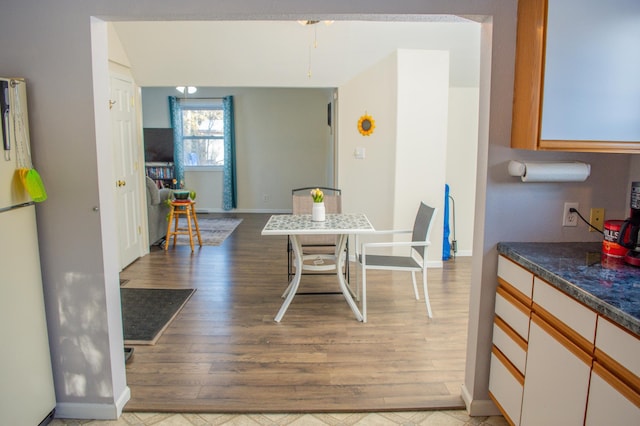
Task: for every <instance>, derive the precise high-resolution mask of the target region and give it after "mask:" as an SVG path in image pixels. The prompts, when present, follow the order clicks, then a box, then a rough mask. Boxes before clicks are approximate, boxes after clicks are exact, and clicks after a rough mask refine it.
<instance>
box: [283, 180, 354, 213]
mask: <svg viewBox="0 0 640 426" xmlns="http://www.w3.org/2000/svg"><path fill="white" fill-rule="evenodd" d="M316 188H319V189H320V190H322V192H323V193H324V209H325V212H326V213H342V198H341V196H342V195H341V194H342V191H341V190H339V189H336V188H327V187H322V186H320V187H318V186H313V187H311V186H310V187H305V188H296V189H293V190H292V191H291V196H292V198H293V214H311V210H312V208H313V199H312V198H311V190H312V189H316Z"/></svg>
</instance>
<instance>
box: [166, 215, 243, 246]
mask: <svg viewBox="0 0 640 426" xmlns="http://www.w3.org/2000/svg"><path fill="white" fill-rule="evenodd" d="M240 222H242V219H236V218H231V217H221V218H208V217H200V216H198V227H199V228H200V236H201V237H202V245H203V246H219V245H221V244H222V243H223V242H224V240H226V239H227V237H229V235H231V233H232V232H233V231H234V230H235V229H236V228H237V227H238V225H240ZM180 226H181V227H182V226H183V223H180ZM167 242H168V243H169V244H173V238H172V239H171V241H167ZM193 242H194V244H195V245H198V239H197V237H195V236H194V241H193ZM176 245H179V246H180V245H182V246H188V245H189V236H188V235H179V236H178V240H177V242H176Z"/></svg>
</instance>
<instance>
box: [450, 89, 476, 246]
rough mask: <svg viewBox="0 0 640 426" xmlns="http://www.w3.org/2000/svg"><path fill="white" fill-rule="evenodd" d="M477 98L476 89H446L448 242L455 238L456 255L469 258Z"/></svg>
mask: <svg viewBox="0 0 640 426" xmlns="http://www.w3.org/2000/svg"><path fill="white" fill-rule="evenodd" d="M478 96H479V93H478V88H477V87H450V88H449V126H448V132H447V135H448V136H447V166H446V181H447V183H448V184H449V195H450V196H451V197H452V198H453V200H454V202H453V203H450V205H449V207H450V211H449V216H450V217H449V222H450V226H451V234H450V236H449V240H450V241H452V240H453V239H454V237H455V239H456V241H457V250H458V252H457V256H471V254H472V248H473V221H474V215H475V202H476V168H477V167H476V164H477V161H478V155H477V154H478ZM454 206H455V212H454ZM454 213H455V222H454V217H453V216H454ZM454 225H455V235H454Z"/></svg>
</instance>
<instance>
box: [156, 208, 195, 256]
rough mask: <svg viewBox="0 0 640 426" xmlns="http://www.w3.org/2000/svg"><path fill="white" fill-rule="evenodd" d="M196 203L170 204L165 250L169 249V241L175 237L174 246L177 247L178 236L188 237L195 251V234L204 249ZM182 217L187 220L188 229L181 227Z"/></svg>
mask: <svg viewBox="0 0 640 426" xmlns="http://www.w3.org/2000/svg"><path fill="white" fill-rule="evenodd" d="M195 205H196V203H195V202H194V201H191V200H184V201H183V200H173V201H171V202H170V203H169V206H170V209H169V220H168V224H167V242H166V243H165V245H164V249H165V250H167V249H168V247H169V240H170V239H171V237H173V246H174V247H175V246H176V239H177V238H178V235H188V236H189V245H190V246H191V251H193V234H194V231H195V234H196V235H197V237H198V244H199V245H200V247H202V237H201V236H200V227H199V226H198V218H197V217H196V208H195ZM180 216H184V217H185V219H187V227H186V228H184V227H182V228H181V227H180V226H179V223H178V222H179V220H180ZM171 222H173V230H171V228H172V227H171Z"/></svg>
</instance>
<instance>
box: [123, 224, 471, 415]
mask: <svg viewBox="0 0 640 426" xmlns="http://www.w3.org/2000/svg"><path fill="white" fill-rule="evenodd" d="M211 216H216V215H211ZM218 216H226V217H230V216H231V217H241V218H242V219H243V222H242V223H241V224H240V225H239V226H238V228H237V229H236V230H235V231H234V233H233V234H232V235H231V236H230V237H229V238H228V239H227V240H226V241H225V242H224V243H223V245H221V246H218V247H212V246H205V247H201V248H197V247H196V250H195V252H194V253H191V251H190V249H189V247H188V246H178V247H176V248H172V247H170V248H169V250H168V251H166V252H164V251H162V250H160V249H158V248H153V249H152V251H151V253H150V254H149V255H147V256H144V257H143V258H140V259H138V260H137V261H136V262H134V263H133V264H132V265H130V266H129V267H127V268H126V269H125V270H124V271H123V272H122V273H121V278H122V279H127V280H129V282H128V283H127V284H126V286H127V287H150V288H158V287H160V288H196V289H197V291H196V292H195V294H194V295H193V296H192V297H191V299H190V300H189V302H188V303H187V304H186V305H185V307H184V308H183V309H182V311H181V312H180V314H179V315H178V316H177V317H176V319H175V320H174V321H173V323H172V324H171V325H170V326H169V328H167V330H165V332H164V334H163V335H162V337H161V338H160V339H159V340H158V342H157V344H156V345H154V346H135V351H134V355H133V358H132V360H131V362H129V363H128V364H127V367H126V371H127V383H128V385H129V387H130V389H131V400H130V401H129V403H128V404H127V405H126V407H125V411H127V412H144V411H150V412H174V413H229V412H234V413H320V412H325V413H328V412H375V411H403V410H432V409H461V408H463V407H464V404H463V402H462V399H461V397H460V388H461V385H462V383H463V378H464V377H463V376H464V365H465V346H466V335H467V320H468V299H469V286H470V275H471V274H470V271H471V262H470V258H457V259H455V260H450V261H447V262H445V265H444V268H442V269H435V268H434V269H430V270H429V272H428V278H429V292H430V296H431V304H432V309H433V315H434V318H433V319H432V320H429V319H428V318H427V315H426V309H425V306H424V301H423V300H419V301H417V300H415V298H414V296H413V289H412V285H411V275H410V274H408V273H400V272H393V273H392V272H386V271H373V272H369V273H368V305H369V307H368V322H367V323H366V324H363V323H360V322H358V321H356V320H355V318H354V316H353V313H352V312H351V310H350V309H349V307H348V305H347V303H346V302H345V300H344V298H343V297H342V295H327V294H321V295H298V296H296V297H295V299H294V300H293V302H292V304H291V306H290V307H289V310H288V311H287V313H286V314H285V316H284V318H283V319H282V322H281V323H276V322H274V320H273V318H274V316H275V314H276V313H277V311H278V309H279V307H280V305H281V303H282V299H281V297H280V296H281V294H282V292H283V291H284V289H285V288H286V286H287V271H286V269H287V266H286V265H287V258H286V237H277V236H264V237H263V236H261V235H260V231H261V230H262V228H263V226H264V224H265V223H266V221H267V220H268V218H269V215H265V214H227V215H218ZM432 250H438V251H439V250H441V249H440V248H439V247H433V248H432ZM351 276H352V279H355V271H354V270H353V268H352V274H351ZM301 289H303V290H304V291H333V290H336V289H337V282H336V279H335V277H330V276H319V277H318V276H316V277H309V276H303V277H302V284H301Z"/></svg>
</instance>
